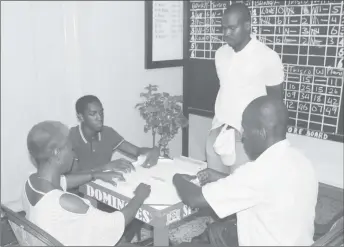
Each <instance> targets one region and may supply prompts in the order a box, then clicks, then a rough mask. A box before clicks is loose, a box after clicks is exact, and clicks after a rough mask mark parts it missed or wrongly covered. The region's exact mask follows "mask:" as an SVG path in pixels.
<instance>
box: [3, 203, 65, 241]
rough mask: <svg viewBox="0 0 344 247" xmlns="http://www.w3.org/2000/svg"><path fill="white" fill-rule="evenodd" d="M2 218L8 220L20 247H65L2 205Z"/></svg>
mask: <svg viewBox="0 0 344 247" xmlns="http://www.w3.org/2000/svg"><path fill="white" fill-rule="evenodd" d="M1 218H5V219H7V220H8V222H9V224H10V226H11V228H12V230H13V232H14V235H15V237H16V238H17V241H18V243H19V245H20V246H63V245H62V244H61V243H60V242H59V241H57V240H56V239H55V238H54V237H52V236H51V235H50V234H48V233H46V232H45V231H43V230H42V229H41V228H39V227H38V226H36V225H35V224H33V223H31V222H30V221H29V220H27V219H26V218H25V217H24V216H22V215H20V214H18V213H16V212H14V211H12V210H11V209H9V208H8V207H6V206H4V205H2V204H1Z"/></svg>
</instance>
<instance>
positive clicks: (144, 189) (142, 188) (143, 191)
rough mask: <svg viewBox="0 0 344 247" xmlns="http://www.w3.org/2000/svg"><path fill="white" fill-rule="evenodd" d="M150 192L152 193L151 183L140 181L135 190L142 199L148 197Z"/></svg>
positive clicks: (136, 194)
mask: <svg viewBox="0 0 344 247" xmlns="http://www.w3.org/2000/svg"><path fill="white" fill-rule="evenodd" d="M150 193H151V187H150V185H148V184H144V183H140V184H139V186H137V187H136V189H135V191H134V194H135V196H138V197H140V198H141V199H142V200H145V199H147V197H148V196H149V195H150Z"/></svg>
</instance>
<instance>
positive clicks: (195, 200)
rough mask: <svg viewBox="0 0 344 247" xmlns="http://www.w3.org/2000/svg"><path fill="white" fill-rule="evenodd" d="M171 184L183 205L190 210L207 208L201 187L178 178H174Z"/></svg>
mask: <svg viewBox="0 0 344 247" xmlns="http://www.w3.org/2000/svg"><path fill="white" fill-rule="evenodd" d="M173 183H174V185H175V187H176V190H177V192H178V194H179V196H180V199H181V200H182V202H183V203H184V204H186V205H188V206H190V207H192V208H204V207H209V204H208V202H207V201H206V200H205V198H204V196H203V193H202V188H201V187H199V186H197V185H195V184H193V183H191V182H189V181H187V180H185V179H183V178H182V177H180V176H174V177H173Z"/></svg>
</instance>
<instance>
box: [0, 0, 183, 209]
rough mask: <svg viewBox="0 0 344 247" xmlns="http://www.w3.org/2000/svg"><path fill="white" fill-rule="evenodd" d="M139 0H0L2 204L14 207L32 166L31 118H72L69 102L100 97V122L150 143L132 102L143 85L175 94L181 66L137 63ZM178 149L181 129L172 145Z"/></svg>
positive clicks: (67, 120) (140, 60)
mask: <svg viewBox="0 0 344 247" xmlns="http://www.w3.org/2000/svg"><path fill="white" fill-rule="evenodd" d="M144 40H145V39H144V2H143V1H137V2H129V1H128V2H125V1H117V2H116V1H111V2H110V1H109V2H95V1H94V2H93V1H92V2H54V1H53V2H50V1H49V2H1V49H2V51H1V72H2V73H1V202H2V203H5V204H7V205H8V206H10V207H12V208H13V209H15V210H18V209H20V208H21V204H20V194H21V190H22V187H23V183H24V181H25V180H26V179H27V176H28V174H29V173H30V172H32V171H34V168H33V166H32V165H31V164H30V162H29V159H28V156H27V149H26V136H27V133H28V131H29V130H30V128H31V127H32V126H33V125H34V124H35V123H37V122H39V121H43V120H47V119H52V120H59V121H62V122H64V123H65V124H67V125H69V126H72V125H75V124H77V122H76V118H75V112H74V104H75V101H76V99H77V98H78V97H80V96H82V95H83V94H88V93H90V94H95V95H97V96H99V98H100V99H101V100H102V102H103V104H104V107H105V117H106V119H105V123H106V124H107V125H109V126H112V127H114V128H115V129H116V130H117V131H118V132H119V133H120V134H122V135H123V136H124V137H125V138H126V139H127V140H129V141H131V142H133V143H134V144H136V145H139V146H149V145H151V136H150V135H149V134H145V133H143V123H144V122H143V120H142V119H141V118H140V116H139V114H138V112H137V111H136V110H135V109H134V105H135V104H136V103H138V102H139V101H140V98H139V94H140V92H141V91H142V90H143V87H144V86H146V85H148V84H149V83H152V84H158V85H160V86H161V90H163V91H167V92H169V93H171V94H181V93H182V68H169V69H156V70H151V71H147V70H145V69H144ZM171 153H172V155H173V156H176V155H179V154H181V135H180V134H179V135H178V136H177V137H176V138H175V140H174V141H173V143H172V144H171Z"/></svg>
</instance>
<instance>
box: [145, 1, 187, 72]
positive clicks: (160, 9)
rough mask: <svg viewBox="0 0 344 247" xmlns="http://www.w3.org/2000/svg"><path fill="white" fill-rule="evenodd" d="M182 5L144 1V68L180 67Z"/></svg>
mask: <svg viewBox="0 0 344 247" xmlns="http://www.w3.org/2000/svg"><path fill="white" fill-rule="evenodd" d="M183 23H184V2H183V1H145V53H146V54H145V59H146V61H145V68H146V69H154V68H166V67H177V66H182V65H183V41H184V38H183V36H184V35H183V33H184V32H183Z"/></svg>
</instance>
